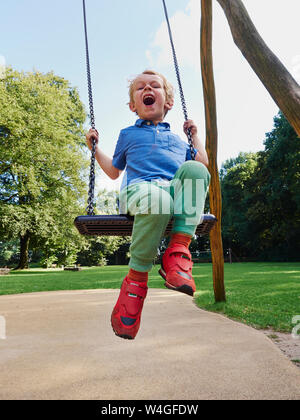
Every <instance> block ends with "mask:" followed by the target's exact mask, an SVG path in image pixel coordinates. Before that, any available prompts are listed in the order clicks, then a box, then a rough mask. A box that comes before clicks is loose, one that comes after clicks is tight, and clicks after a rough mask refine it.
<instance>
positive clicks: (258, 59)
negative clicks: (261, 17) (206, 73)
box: [217, 0, 300, 136]
mask: <svg viewBox="0 0 300 420" xmlns="http://www.w3.org/2000/svg"><path fill="white" fill-rule="evenodd" d="M217 1H218V3H219V4H220V5H221V7H222V8H223V10H224V13H225V15H226V18H227V20H228V23H229V26H230V29H231V33H232V36H233V39H234V42H235V44H236V45H237V47H238V48H239V49H240V50H241V52H242V54H243V55H244V57H245V58H246V60H247V61H248V62H249V64H250V66H251V67H252V68H253V70H254V71H255V73H256V74H257V76H258V77H259V78H260V80H261V82H262V83H263V84H264V86H265V88H266V89H267V90H268V92H269V93H270V95H271V96H272V98H273V99H274V101H275V102H276V104H277V105H278V107H279V108H280V109H281V111H282V112H283V114H284V115H285V117H286V118H287V120H288V121H289V123H290V124H291V126H292V127H293V128H294V130H295V131H296V133H297V134H298V136H300V117H299V115H300V86H299V85H298V83H297V82H296V81H295V79H294V78H293V77H292V76H291V74H290V73H289V72H288V71H287V69H286V68H285V67H284V65H283V64H282V63H281V61H280V60H279V59H278V58H277V57H276V55H275V54H274V53H273V52H272V51H271V50H270V48H269V47H268V46H267V45H266V43H265V42H264V40H263V39H262V37H261V36H260V34H259V33H258V31H257V29H256V28H255V26H254V24H253V22H252V20H251V18H250V16H249V14H248V12H247V10H246V8H245V6H244V4H243V2H242V1H241V0H217ZM291 13H292V11H291Z"/></svg>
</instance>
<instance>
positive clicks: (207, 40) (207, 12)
mask: <svg viewBox="0 0 300 420" xmlns="http://www.w3.org/2000/svg"><path fill="white" fill-rule="evenodd" d="M201 10H202V13H201V69H202V84H203V92H204V104H205V121H206V151H207V155H208V159H209V168H208V169H209V172H210V174H211V183H210V186H209V191H210V195H209V199H210V209H211V212H212V213H213V214H214V215H215V216H216V217H217V219H218V221H217V223H216V224H215V226H214V227H213V228H212V230H211V232H210V244H211V253H212V263H213V285H214V294H215V301H216V302H224V301H225V300H226V293H225V286H224V256H223V243H222V235H221V213H222V201H221V190H220V182H219V173H218V164H217V150H218V128H217V110H216V92H215V83H214V73H213V56H212V0H201Z"/></svg>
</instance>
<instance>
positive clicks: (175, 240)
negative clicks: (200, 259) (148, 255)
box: [169, 233, 192, 248]
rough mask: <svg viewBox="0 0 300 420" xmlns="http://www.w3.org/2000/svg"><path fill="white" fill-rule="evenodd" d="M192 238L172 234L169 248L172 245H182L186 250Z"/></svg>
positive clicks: (181, 234) (184, 234) (186, 235)
mask: <svg viewBox="0 0 300 420" xmlns="http://www.w3.org/2000/svg"><path fill="white" fill-rule="evenodd" d="M191 240H192V236H191V235H188V234H187V233H173V234H172V236H171V240H170V243H169V247H170V246H172V245H174V244H180V245H184V246H186V247H187V248H188V247H189V246H190V243H191Z"/></svg>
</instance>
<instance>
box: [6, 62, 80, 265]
mask: <svg viewBox="0 0 300 420" xmlns="http://www.w3.org/2000/svg"><path fill="white" fill-rule="evenodd" d="M0 98H1V107H0V233H1V238H3V239H7V240H10V239H16V238H18V237H19V238H21V237H23V236H24V235H25V234H28V235H29V237H30V248H31V249H36V248H39V249H42V250H43V253H44V258H45V259H46V260H47V259H52V260H53V255H60V257H59V258H61V260H62V261H65V260H66V258H70V255H76V252H77V251H78V249H80V248H81V247H82V245H83V239H82V238H80V236H79V235H78V234H77V233H76V232H75V230H74V227H73V219H74V217H75V215H76V214H78V213H80V212H81V211H82V210H81V208H80V205H79V204H78V203H79V202H80V200H81V202H83V194H84V193H85V191H86V183H85V179H84V171H85V168H86V166H87V162H86V160H85V159H84V154H83V152H82V146H83V144H84V136H83V134H84V133H83V123H84V121H85V118H86V114H85V111H84V108H83V105H82V103H81V101H80V99H79V95H78V92H77V91H76V89H74V88H72V87H71V86H70V85H69V83H68V81H66V80H65V79H63V78H60V77H58V76H56V75H54V74H53V73H48V74H41V73H39V72H34V73H26V74H25V73H19V72H17V71H13V70H12V69H8V70H7V72H6V77H5V78H4V79H2V80H0ZM73 259H74V257H73Z"/></svg>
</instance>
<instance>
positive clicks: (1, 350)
mask: <svg viewBox="0 0 300 420" xmlns="http://www.w3.org/2000/svg"><path fill="white" fill-rule="evenodd" d="M117 296H118V291H117V290H86V291H66V292H64V291H61V292H46V293H31V294H24V295H8V296H0V315H2V316H5V318H6V337H7V338H6V339H5V340H3V339H0V399H99V400H105V399H111V400H113V399H137V400H141V399H169V400H176V399H179V400H180V399H183V400H184V399H196V400H202V399H205V400H207V399H296V400H299V399H300V369H299V368H297V367H296V366H294V365H293V364H292V362H290V361H289V360H288V359H287V358H286V357H285V356H284V355H283V354H282V353H281V352H280V350H279V349H278V348H277V347H276V346H275V345H274V344H273V343H272V342H271V340H269V339H268V338H267V337H266V336H265V335H264V334H262V333H260V332H259V331H256V330H254V329H252V328H249V327H247V326H245V325H242V324H239V323H236V322H233V321H231V320H229V319H226V318H225V317H222V316H220V315H218V314H213V313H208V312H205V311H202V310H200V309H198V308H197V307H196V306H195V305H194V304H193V302H192V299H191V298H190V297H188V296H186V295H181V294H178V293H176V292H172V291H168V290H166V291H165V290H161V289H150V290H149V295H148V298H147V301H146V302H145V307H144V313H143V322H142V328H141V330H140V332H139V334H138V336H137V338H136V339H135V340H131V341H129V340H123V339H121V338H118V337H116V336H115V335H114V334H113V332H112V330H111V327H110V313H111V310H112V307H113V305H114V303H115V300H116V298H117Z"/></svg>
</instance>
